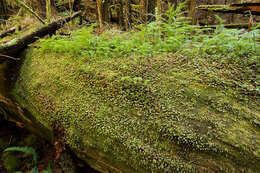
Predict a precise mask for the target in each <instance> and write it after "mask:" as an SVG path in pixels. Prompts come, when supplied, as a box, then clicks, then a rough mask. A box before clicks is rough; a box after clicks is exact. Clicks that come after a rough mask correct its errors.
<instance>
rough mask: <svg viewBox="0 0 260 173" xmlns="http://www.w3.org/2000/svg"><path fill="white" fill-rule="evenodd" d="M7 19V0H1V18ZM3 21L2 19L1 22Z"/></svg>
mask: <svg viewBox="0 0 260 173" xmlns="http://www.w3.org/2000/svg"><path fill="white" fill-rule="evenodd" d="M3 19H6V3H5V0H0V20H3ZM1 22H2V21H0V23H1Z"/></svg>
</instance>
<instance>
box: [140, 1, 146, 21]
mask: <svg viewBox="0 0 260 173" xmlns="http://www.w3.org/2000/svg"><path fill="white" fill-rule="evenodd" d="M141 6H142V9H141V15H140V16H141V19H142V22H144V23H146V22H147V13H148V1H147V0H141Z"/></svg>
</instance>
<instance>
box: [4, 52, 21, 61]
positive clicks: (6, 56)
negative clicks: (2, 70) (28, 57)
mask: <svg viewBox="0 0 260 173" xmlns="http://www.w3.org/2000/svg"><path fill="white" fill-rule="evenodd" d="M0 57H5V58H9V59H12V60H16V61H18V60H20V58H14V57H11V56H8V55H3V54H1V53H0Z"/></svg>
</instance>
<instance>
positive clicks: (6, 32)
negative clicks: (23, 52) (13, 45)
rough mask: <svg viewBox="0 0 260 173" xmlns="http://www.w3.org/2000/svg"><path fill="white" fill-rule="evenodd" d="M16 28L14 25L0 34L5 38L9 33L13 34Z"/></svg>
mask: <svg viewBox="0 0 260 173" xmlns="http://www.w3.org/2000/svg"><path fill="white" fill-rule="evenodd" d="M15 30H16V27H12V28H11V29H8V30H7V31H4V32H2V33H1V34H0V38H4V37H6V36H8V35H11V34H13V33H14V32H15Z"/></svg>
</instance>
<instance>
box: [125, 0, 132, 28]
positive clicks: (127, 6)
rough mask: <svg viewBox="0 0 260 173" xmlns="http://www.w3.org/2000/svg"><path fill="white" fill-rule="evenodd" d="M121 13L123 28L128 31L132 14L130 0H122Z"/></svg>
mask: <svg viewBox="0 0 260 173" xmlns="http://www.w3.org/2000/svg"><path fill="white" fill-rule="evenodd" d="M123 14H124V21H125V22H124V23H125V30H126V31H129V30H130V28H131V27H132V19H131V17H132V15H131V0H124V2H123Z"/></svg>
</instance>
